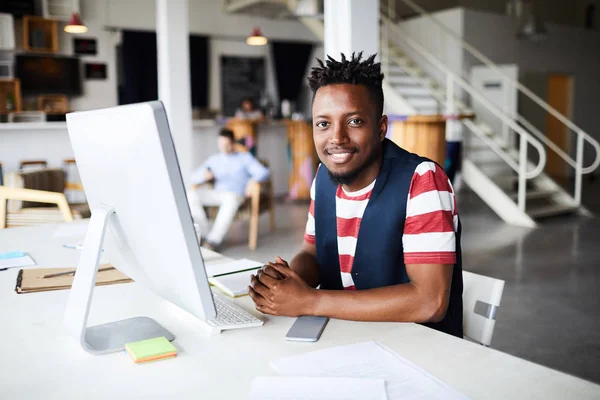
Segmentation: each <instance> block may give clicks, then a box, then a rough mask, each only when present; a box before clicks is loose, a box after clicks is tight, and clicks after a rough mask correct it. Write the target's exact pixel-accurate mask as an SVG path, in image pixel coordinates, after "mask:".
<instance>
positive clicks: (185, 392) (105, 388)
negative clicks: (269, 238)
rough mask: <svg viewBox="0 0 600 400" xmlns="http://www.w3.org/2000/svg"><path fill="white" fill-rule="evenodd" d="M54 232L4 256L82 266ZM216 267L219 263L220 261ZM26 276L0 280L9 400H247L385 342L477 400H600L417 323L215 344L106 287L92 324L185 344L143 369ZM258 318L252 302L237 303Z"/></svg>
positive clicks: (598, 394) (335, 325)
mask: <svg viewBox="0 0 600 400" xmlns="http://www.w3.org/2000/svg"><path fill="white" fill-rule="evenodd" d="M55 228H56V227H55V226H44V227H35V228H20V229H7V230H1V231H0V252H5V251H11V250H22V251H28V252H29V253H30V254H31V255H32V256H33V257H34V259H35V260H36V261H37V262H38V265H39V266H55V267H59V266H72V265H73V266H74V265H76V262H77V258H78V255H79V251H77V250H68V249H64V248H63V247H62V244H63V243H65V239H52V234H53V232H54V230H55ZM213 260H214V259H213ZM16 275H17V270H9V271H4V272H0V310H1V312H0V316H1V321H2V325H1V328H0V332H1V333H0V338H1V339H0V398H1V399H42V398H43V399H61V400H62V399H80V398H87V399H111V400H114V399H124V398H127V399H133V398H144V399H152V398H174V397H175V396H177V398H178V399H245V398H246V397H247V393H248V390H249V388H250V384H251V381H252V379H253V378H254V377H255V376H266V375H273V374H274V373H273V371H272V370H271V369H270V367H269V361H270V360H273V359H275V358H278V357H281V356H285V355H292V354H297V353H302V352H307V351H311V350H316V349H322V348H326V347H332V346H336V345H342V344H350V343H356V342H362V341H368V340H378V341H381V342H383V343H384V344H386V345H387V346H389V347H390V348H391V349H393V350H395V351H397V352H398V353H400V354H402V355H403V356H405V357H407V358H408V359H409V360H411V361H413V362H414V363H415V364H417V365H419V366H421V367H423V368H425V369H426V370H428V371H429V372H431V373H433V374H434V375H436V376H438V377H439V378H440V379H442V380H444V381H445V382H446V383H448V384H449V385H451V386H453V387H454V388H456V389H457V390H459V391H460V392H462V393H464V394H465V395H467V396H470V397H472V398H474V399H517V398H522V399H566V398H572V399H584V398H589V399H591V398H596V399H598V398H600V386H597V385H594V384H592V383H589V382H586V381H584V380H581V379H578V378H575V377H572V376H569V375H566V374H563V373H559V372H557V371H554V370H551V369H548V368H545V367H541V366H539V365H536V364H533V363H530V362H527V361H524V360H521V359H518V358H515V357H512V356H509V355H507V354H504V353H501V352H498V351H495V350H491V349H487V348H485V347H483V346H480V345H477V344H473V343H470V342H467V341H464V340H460V339H456V338H454V337H451V336H448V335H445V334H442V333H439V332H436V331H434V330H431V329H428V328H425V327H422V326H420V325H416V324H392V323H357V322H348V321H339V320H332V321H330V323H329V324H328V326H327V328H326V329H325V332H324V333H323V336H322V337H321V339H320V340H319V342H317V343H290V342H286V341H284V335H285V333H286V332H287V330H288V329H289V327H290V326H291V324H292V322H293V319H292V318H273V317H264V319H265V320H266V323H265V325H264V326H263V327H260V328H253V329H246V330H238V331H229V332H224V333H222V334H221V335H218V336H207V335H206V334H205V333H204V332H203V331H202V330H201V328H199V327H198V326H197V323H196V322H195V321H194V318H193V317H191V316H190V315H189V314H187V313H185V312H182V311H180V310H179V309H178V308H176V307H175V306H172V305H170V304H169V303H167V302H165V301H163V300H161V299H160V298H158V297H156V296H155V295H153V294H152V293H149V292H148V291H146V290H145V289H144V288H143V287H141V286H140V285H138V284H136V283H131V284H122V285H113V286H107V287H97V288H96V289H95V292H94V298H93V303H92V311H91V315H90V323H91V324H97V323H101V322H107V321H111V320H116V319H121V318H127V317H132V316H136V315H147V316H149V317H152V318H155V319H156V320H157V321H159V322H160V323H161V324H163V325H164V326H165V327H166V328H167V329H169V330H170V331H171V332H173V333H174V334H175V335H176V336H177V338H176V340H175V342H174V343H175V345H176V346H177V348H178V350H179V355H178V356H177V357H176V358H175V359H171V360H165V361H160V362H156V363H151V364H145V365H134V364H133V363H132V362H131V360H130V359H129V357H128V355H127V354H126V353H124V352H121V353H115V354H109V355H105V356H92V355H89V354H87V353H85V352H84V351H83V350H82V349H81V348H79V346H78V344H77V343H76V341H75V340H74V339H72V338H71V337H69V336H67V335H66V333H65V331H64V330H63V326H62V317H63V310H64V308H65V304H66V301H67V296H68V292H67V291H57V292H46V293H32V294H21V295H17V294H16V293H15V292H14V286H15V278H16ZM238 302H239V303H241V304H242V305H243V306H245V307H246V308H247V309H249V310H253V307H252V305H251V301H250V300H249V298H247V297H246V298H243V299H240V300H238Z"/></svg>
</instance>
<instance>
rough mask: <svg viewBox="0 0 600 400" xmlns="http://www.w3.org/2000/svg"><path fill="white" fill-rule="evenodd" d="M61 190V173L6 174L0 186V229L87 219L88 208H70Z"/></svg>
mask: <svg viewBox="0 0 600 400" xmlns="http://www.w3.org/2000/svg"><path fill="white" fill-rule="evenodd" d="M64 190H65V176H64V171H63V170H62V169H51V168H48V169H38V170H34V171H19V172H12V173H9V174H7V175H6V185H4V186H0V229H1V228H8V227H17V226H31V225H40V224H47V223H59V222H63V221H72V220H73V219H81V218H88V217H89V216H90V210H89V206H88V205H87V204H69V202H68V201H67V198H66V197H65V194H64ZM53 205H54V206H53Z"/></svg>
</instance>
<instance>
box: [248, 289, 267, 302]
mask: <svg viewBox="0 0 600 400" xmlns="http://www.w3.org/2000/svg"><path fill="white" fill-rule="evenodd" d="M248 296H250V298H251V299H252V301H253V302H254V304H256V306H257V307H259V306H260V307H264V306H265V303H266V300H265V298H264V297H262V296H261V295H260V294H258V293H256V291H255V290H254V289H252V286H248Z"/></svg>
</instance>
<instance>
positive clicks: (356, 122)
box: [349, 118, 362, 125]
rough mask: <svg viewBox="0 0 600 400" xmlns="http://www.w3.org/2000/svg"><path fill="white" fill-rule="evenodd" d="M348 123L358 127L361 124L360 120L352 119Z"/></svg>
mask: <svg viewBox="0 0 600 400" xmlns="http://www.w3.org/2000/svg"><path fill="white" fill-rule="evenodd" d="M349 122H350V125H360V124H362V119H359V118H352V119H351V120H350V121H349Z"/></svg>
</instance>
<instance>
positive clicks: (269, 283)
mask: <svg viewBox="0 0 600 400" xmlns="http://www.w3.org/2000/svg"><path fill="white" fill-rule="evenodd" d="M277 274H279V272H277ZM258 279H259V280H260V283H262V284H263V285H265V286H266V287H267V288H269V289H274V288H275V287H276V286H277V284H278V283H281V278H273V277H272V276H271V275H269V274H267V273H263V274H261V275H260V277H259V278H258Z"/></svg>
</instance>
